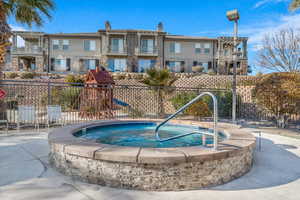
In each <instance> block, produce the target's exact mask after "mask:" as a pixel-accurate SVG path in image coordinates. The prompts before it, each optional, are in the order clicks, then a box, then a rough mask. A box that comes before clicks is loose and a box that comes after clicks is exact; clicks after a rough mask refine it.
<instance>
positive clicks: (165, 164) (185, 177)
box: [49, 120, 255, 191]
mask: <svg viewBox="0 0 300 200" xmlns="http://www.w3.org/2000/svg"><path fill="white" fill-rule="evenodd" d="M156 125H157V122H155V121H149V120H147V121H103V122H91V123H85V124H78V125H71V126H66V127H63V128H60V129H56V130H55V131H53V132H51V133H50V134H49V144H50V152H51V153H50V161H51V163H52V165H53V166H55V167H56V168H57V169H58V170H59V171H61V172H62V173H64V174H66V175H70V176H72V177H75V178H78V179H80V180H83V181H86V182H89V183H95V184H100V185H107V186H111V187H120V188H128V189H139V190H153V191H154V190H156V191H167V190H188V189H197V188H203V187H209V186H213V185H218V184H222V183H225V182H228V181H230V180H232V179H234V178H237V177H239V176H241V175H243V174H244V173H246V172H247V171H249V169H250V168H251V165H252V159H253V149H254V146H255V138H254V137H253V136H252V135H251V134H249V133H247V132H243V131H241V130H240V129H239V128H238V127H237V126H232V125H228V124H219V125H218V142H219V143H218V149H217V150H214V149H213V148H212V147H213V142H214V141H213V137H212V136H207V137H206V142H205V145H203V144H202V135H201V134H193V135H188V136H186V137H181V138H177V139H174V140H169V141H165V142H158V141H157V140H156V138H155V134H154V133H155V127H156ZM211 127H212V124H210V123H199V122H193V121H174V122H173V123H172V124H167V125H165V126H162V127H161V129H160V137H161V138H169V137H174V136H176V135H180V134H182V133H190V132H197V131H198V132H212V130H211ZM199 129H200V131H199Z"/></svg>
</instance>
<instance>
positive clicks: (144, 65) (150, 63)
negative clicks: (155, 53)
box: [138, 59, 156, 73]
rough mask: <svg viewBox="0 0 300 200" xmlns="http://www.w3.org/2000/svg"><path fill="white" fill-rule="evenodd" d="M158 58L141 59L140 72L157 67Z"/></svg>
mask: <svg viewBox="0 0 300 200" xmlns="http://www.w3.org/2000/svg"><path fill="white" fill-rule="evenodd" d="M155 63H156V60H150V59H139V63H138V64H139V66H138V72H141V73H145V72H146V71H147V69H150V68H154V67H155Z"/></svg>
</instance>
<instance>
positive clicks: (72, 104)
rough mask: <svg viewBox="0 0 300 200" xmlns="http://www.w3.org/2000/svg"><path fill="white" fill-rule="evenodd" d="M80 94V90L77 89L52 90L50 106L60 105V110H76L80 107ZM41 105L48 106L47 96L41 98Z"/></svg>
mask: <svg viewBox="0 0 300 200" xmlns="http://www.w3.org/2000/svg"><path fill="white" fill-rule="evenodd" d="M80 93H81V89H78V88H71V87H66V88H61V87H59V88H53V89H52V90H51V96H50V98H51V100H50V103H51V104H52V105H60V106H61V107H62V110H77V109H79V107H80V99H79V97H80ZM41 103H42V104H43V105H48V94H46V95H44V96H43V97H42V98H41Z"/></svg>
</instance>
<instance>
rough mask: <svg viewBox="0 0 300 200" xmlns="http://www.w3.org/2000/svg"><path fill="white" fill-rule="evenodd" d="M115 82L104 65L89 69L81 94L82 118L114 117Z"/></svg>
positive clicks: (80, 113) (80, 114)
mask: <svg viewBox="0 0 300 200" xmlns="http://www.w3.org/2000/svg"><path fill="white" fill-rule="evenodd" d="M114 85H115V82H114V80H113V78H112V76H111V75H110V74H109V73H108V72H107V71H106V70H105V68H103V67H101V68H100V67H96V69H95V70H89V71H88V73H87V76H86V79H85V83H84V88H83V90H82V91H81V94H80V96H79V99H80V112H79V116H80V117H82V118H92V119H95V120H98V119H109V118H114V109H113V108H114V104H113V89H114Z"/></svg>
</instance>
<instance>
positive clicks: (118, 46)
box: [110, 38, 124, 53]
mask: <svg viewBox="0 0 300 200" xmlns="http://www.w3.org/2000/svg"><path fill="white" fill-rule="evenodd" d="M110 50H111V52H112V53H123V52H124V40H123V39H121V38H112V39H111V48H110Z"/></svg>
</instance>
